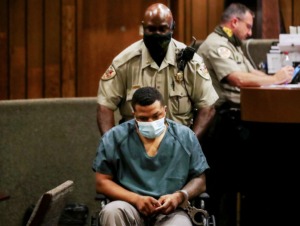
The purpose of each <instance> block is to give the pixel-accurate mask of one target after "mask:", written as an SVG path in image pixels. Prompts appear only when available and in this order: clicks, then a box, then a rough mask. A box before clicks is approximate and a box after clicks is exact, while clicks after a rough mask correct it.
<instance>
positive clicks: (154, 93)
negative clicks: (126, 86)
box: [131, 86, 164, 111]
mask: <svg viewBox="0 0 300 226" xmlns="http://www.w3.org/2000/svg"><path fill="white" fill-rule="evenodd" d="M157 100H158V101H159V102H160V103H161V105H162V106H163V105H164V99H163V97H162V95H161V93H160V92H159V91H158V90H157V89H156V88H154V87H150V86H146V87H142V88H139V89H138V90H136V91H135V92H134V94H133V96H132V100H131V106H132V109H133V110H134V111H135V106H136V105H141V106H148V105H151V104H153V103H154V102H155V101H157Z"/></svg>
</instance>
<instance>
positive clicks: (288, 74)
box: [274, 66, 294, 84]
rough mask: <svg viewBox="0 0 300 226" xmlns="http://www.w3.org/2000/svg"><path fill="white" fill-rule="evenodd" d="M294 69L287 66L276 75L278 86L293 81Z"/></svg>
mask: <svg viewBox="0 0 300 226" xmlns="http://www.w3.org/2000/svg"><path fill="white" fill-rule="evenodd" d="M293 73H294V68H293V67H292V66H285V67H283V68H281V69H280V70H279V71H277V72H276V73H275V74H274V77H275V79H276V84H287V83H290V82H291V81H292V78H293Z"/></svg>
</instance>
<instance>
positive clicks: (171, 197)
mask: <svg viewBox="0 0 300 226" xmlns="http://www.w3.org/2000/svg"><path fill="white" fill-rule="evenodd" d="M183 200H184V197H183V195H182V194H181V193H179V192H175V193H173V194H168V195H163V196H161V197H160V198H159V199H158V200H157V199H155V198H153V197H150V196H139V197H138V198H137V200H136V202H135V206H136V208H137V209H138V211H139V212H140V213H142V214H143V215H145V216H150V215H153V214H157V213H161V214H169V213H171V212H173V211H174V210H175V209H176V208H177V207H178V206H179V205H180V203H181V202H182V201H183Z"/></svg>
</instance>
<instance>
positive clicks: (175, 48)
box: [97, 3, 218, 139]
mask: <svg viewBox="0 0 300 226" xmlns="http://www.w3.org/2000/svg"><path fill="white" fill-rule="evenodd" d="M142 25H143V30H144V36H143V39H142V40H139V41H137V42H135V43H133V44H132V45H130V46H129V47H127V48H126V49H125V50H123V51H122V52H121V53H120V54H119V55H117V56H116V57H115V58H114V59H113V61H112V64H111V65H110V66H109V67H108V69H107V70H106V72H105V73H104V74H103V75H102V77H101V79H100V82H99V89H98V104H99V105H98V109H97V122H98V127H99V130H100V133H101V134H104V133H105V132H106V131H107V130H109V129H110V128H112V127H113V126H114V123H115V119H114V111H115V110H117V109H119V111H120V114H121V116H122V120H121V122H123V121H127V120H129V119H131V118H132V109H131V99H132V95H133V94H134V92H135V91H136V90H137V89H138V88H140V87H145V86H152V87H155V88H157V89H158V90H159V92H161V93H162V95H163V98H164V99H165V102H166V105H167V107H168V109H169V111H168V113H167V117H168V118H170V119H172V120H174V121H176V122H179V123H182V124H184V125H186V126H189V127H192V128H193V131H194V132H195V133H196V135H197V137H198V138H199V139H200V137H201V135H202V134H203V133H204V131H205V129H206V128H207V126H208V124H209V122H210V120H211V118H212V117H213V115H214V103H215V102H216V100H217V99H218V95H217V93H216V91H215V90H214V88H213V86H212V81H211V78H210V75H209V73H208V71H207V69H206V66H205V65H204V63H203V61H202V59H201V57H199V55H197V54H196V53H195V54H194V55H193V57H192V59H191V60H189V61H187V62H186V65H185V67H184V69H183V70H182V69H180V68H179V67H178V59H180V54H181V53H182V50H183V49H184V48H185V47H186V45H185V44H183V43H181V42H178V41H177V40H175V39H173V38H172V35H173V31H174V28H175V22H174V20H173V16H172V13H171V11H170V9H169V8H168V7H167V6H165V5H163V4H160V3H156V4H153V5H151V6H149V7H148V8H147V9H146V11H145V14H144V20H143V22H142ZM195 112H196V113H195ZM194 113H195V114H194Z"/></svg>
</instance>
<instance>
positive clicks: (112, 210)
mask: <svg viewBox="0 0 300 226" xmlns="http://www.w3.org/2000/svg"><path fill="white" fill-rule="evenodd" d="M140 220H141V219H140V217H139V213H138V211H137V210H136V209H135V208H134V207H133V206H132V205H130V204H129V203H127V202H124V201H113V202H110V203H108V204H107V205H105V206H104V207H103V209H102V210H101V211H100V213H99V223H100V225H105V226H107V225H139V224H136V223H137V222H140Z"/></svg>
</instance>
